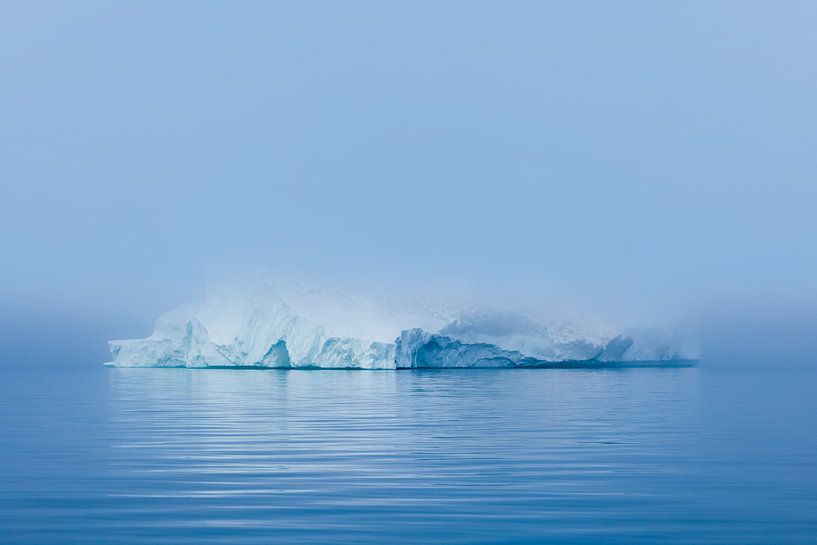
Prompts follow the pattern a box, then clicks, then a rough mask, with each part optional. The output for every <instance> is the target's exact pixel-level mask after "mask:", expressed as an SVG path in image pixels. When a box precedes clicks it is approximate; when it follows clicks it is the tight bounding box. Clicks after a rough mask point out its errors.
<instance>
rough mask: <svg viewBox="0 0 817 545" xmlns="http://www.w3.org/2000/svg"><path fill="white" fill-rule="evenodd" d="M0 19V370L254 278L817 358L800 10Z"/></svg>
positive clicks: (279, 12)
mask: <svg viewBox="0 0 817 545" xmlns="http://www.w3.org/2000/svg"><path fill="white" fill-rule="evenodd" d="M2 12H3V16H2V17H0V73H1V74H2V85H0V120H1V121H0V247H1V248H2V255H3V265H4V266H3V267H2V268H1V269H0V325H2V328H3V335H2V343H3V345H4V351H5V356H4V363H5V362H6V361H11V360H14V361H18V362H37V363H44V362H53V361H56V360H60V359H64V360H66V361H73V362H81V363H86V364H87V363H88V362H89V361H90V362H91V363H92V364H97V363H99V362H100V361H103V360H104V357H105V341H106V340H107V339H109V338H112V337H139V336H143V335H146V334H147V333H149V331H150V327H151V323H152V321H153V319H154V318H155V317H156V316H157V315H158V314H159V313H161V312H162V311H164V310H166V309H168V308H170V307H172V306H174V305H176V304H178V303H181V302H185V301H188V300H191V299H196V298H198V297H200V296H201V295H202V293H203V291H204V286H205V284H206V282H207V280H208V278H211V277H212V276H214V275H216V276H217V275H220V274H222V273H223V272H224V271H225V270H237V269H242V268H258V267H263V268H268V269H271V270H274V271H280V272H281V273H282V274H286V275H288V276H291V277H305V278H310V279H318V280H327V281H333V282H343V283H347V284H350V285H355V286H357V287H364V288H365V287H367V286H379V287H380V289H402V288H401V286H406V287H408V286H410V287H411V289H412V290H419V291H422V290H454V291H461V292H462V293H466V294H476V295H477V296H479V297H490V298H492V299H495V300H502V299H507V300H508V301H519V300H524V301H526V302H527V303H528V304H531V303H535V304H541V305H559V306H565V305H567V306H569V305H575V306H576V307H578V308H582V309H587V310H589V311H593V312H598V313H600V314H603V315H610V316H615V317H619V318H622V319H633V320H642V321H649V320H653V319H658V320H670V321H675V322H677V323H680V324H683V325H684V326H685V327H694V328H696V329H697V330H699V331H700V333H701V335H702V336H703V338H704V339H705V341H706V343H705V344H704V350H705V352H704V357H705V358H706V357H707V356H706V354H707V353H706V350H707V346H708V347H709V354H711V355H712V356H711V359H718V360H724V361H727V360H730V354H731V355H732V356H731V357H732V359H740V358H742V357H745V356H746V353H747V352H752V353H759V352H758V350H759V351H761V352H763V350H766V351H767V352H768V353H770V354H773V353H774V346H775V342H776V339H775V336H774V335H770V336H769V337H768V340H767V338H766V337H764V335H763V333H769V332H771V331H777V332H778V333H779V334H784V333H785V334H784V335H783V336H784V337H785V339H786V346H787V347H788V350H789V352H787V354H789V355H790V356H789V357H788V360H791V361H795V360H797V361H800V360H802V359H803V358H804V357H805V356H803V355H804V354H808V353H809V350H810V344H811V343H812V339H813V335H812V332H814V329H815V328H814V320H813V319H811V317H812V316H815V315H817V244H815V239H816V238H817V214H815V213H814V209H815V204H817V156H816V155H815V153H814V151H815V149H817V101H815V100H814V97H815V96H817V72H815V69H814V58H815V56H816V55H817V33H815V32H814V31H813V30H814V29H813V26H814V25H813V21H814V20H815V16H817V6H815V4H813V3H808V2H802V3H801V2H783V3H774V4H772V3H765V4H764V3H753V4H749V3H738V2H734V3H732V2H718V3H710V2H689V3H686V2H685V3H679V4H676V5H668V4H654V3H650V2H643V3H641V2H630V3H623V4H622V3H617V4H615V5H612V4H604V3H590V4H580V5H579V4H573V3H542V2H529V3H526V2H516V3H513V4H511V5H507V4H501V3H479V2H451V3H445V4H442V5H441V4H439V3H435V2H429V3H422V2H420V3H416V2H411V3H406V4H404V5H402V6H395V5H392V4H385V3H377V2H372V3H366V2H355V3H344V4H339V3H328V2H326V3H323V2H293V3H289V4H280V3H269V2H242V3H240V4H230V5H227V4H218V3H200V2H189V3H185V2H175V3H172V4H167V3H158V2H157V3H150V2H147V3H133V4H129V5H125V4H122V3H109V2H72V3H59V2H54V3H48V2H38V3H30V2H7V3H5V4H4V6H3V8H2ZM690 324H691V325H690ZM748 339H751V340H752V342H753V343H754V344H747V343H746V342H745V341H746V340H748ZM777 339H780V336H779V335H778V337H777ZM747 346H755V347H757V349H754V350H752V351H747V349H746V347H747ZM761 349H762V350H761ZM715 356H717V358H716V357H715Z"/></svg>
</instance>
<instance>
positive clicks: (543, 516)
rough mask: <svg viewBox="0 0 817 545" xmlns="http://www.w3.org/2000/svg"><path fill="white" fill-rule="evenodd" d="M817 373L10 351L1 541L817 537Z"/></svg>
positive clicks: (2, 378)
mask: <svg viewBox="0 0 817 545" xmlns="http://www.w3.org/2000/svg"><path fill="white" fill-rule="evenodd" d="M815 392H817V375H815V373H814V372H813V371H810V370H805V369H804V370H792V369H789V370H785V369H783V370H778V371H771V370H762V369H755V370H753V371H752V372H742V371H740V370H739V369H737V368H732V369H720V368H717V367H716V366H713V367H708V366H706V365H704V366H702V367H699V368H682V369H626V370H592V371H591V370H578V369H571V370H456V371H455V370H452V371H414V372H412V371H401V372H391V371H382V372H353V371H289V372H287V371H274V370H269V371H234V370H232V371H231V370H200V371H195V370H184V369H103V368H99V369H89V370H77V369H65V370H63V371H53V370H52V371H49V372H42V371H23V370H15V369H6V370H3V371H0V440H2V444H0V543H3V544H29V543H42V544H48V545H59V544H69V543H70V544H82V545H91V544H97V543H116V544H131V543H132V544H136V543H138V544H156V543H195V544H200V543H224V544H231V545H241V544H245V543H315V544H327V543H349V544H352V543H354V544H365V543H372V544H383V543H398V544H399V543H413V544H414V543H445V544H453V543H545V542H549V543H567V544H570V543H593V544H604V543H673V544H683V543H696V544H697V543H734V544H742V545H743V544H751V543H763V544H771V543H773V544H784V543H803V544H805V543H815V542H817V425H816V424H815V418H817V395H815Z"/></svg>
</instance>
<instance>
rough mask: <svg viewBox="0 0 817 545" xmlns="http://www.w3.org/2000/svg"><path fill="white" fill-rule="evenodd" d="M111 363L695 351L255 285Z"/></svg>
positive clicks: (673, 360) (538, 360)
mask: <svg viewBox="0 0 817 545" xmlns="http://www.w3.org/2000/svg"><path fill="white" fill-rule="evenodd" d="M109 347H110V351H111V355H112V361H111V362H110V363H109V365H113V366H116V367H195V368H203V367H266V368H335V369H339V368H350V369H351V368H354V369H410V368H462V367H542V366H559V365H564V364H571V363H574V364H579V363H585V364H588V365H590V364H597V365H604V364H614V363H622V364H626V363H628V362H629V363H635V362H654V363H655V364H667V365H672V364H678V363H680V362H685V361H689V360H694V359H696V358H697V354H696V353H695V352H694V350H691V349H688V348H684V347H682V346H681V345H679V343H678V342H677V341H676V340H674V339H673V338H672V337H671V336H670V335H668V334H666V333H663V332H660V331H655V330H653V331H647V330H639V331H637V330H628V331H615V330H613V329H610V328H609V327H599V326H596V325H593V326H591V325H590V324H577V323H572V322H570V321H557V320H543V319H534V318H531V317H528V316H525V315H522V314H518V313H512V312H498V311H476V310H474V309H469V308H457V307H455V308H451V309H443V310H440V309H429V308H421V307H418V306H417V305H410V304H406V303H405V302H402V303H401V304H399V305H391V306H389V305H378V304H374V303H373V302H372V301H370V300H368V299H366V298H363V297H359V296H355V295H351V294H347V293H340V292H331V291H325V290H318V289H310V288H303V287H298V286H296V287H293V286H286V287H282V286H280V285H273V284H272V283H268V282H265V283H261V284H259V285H255V286H252V287H246V286H245V287H242V288H236V289H230V290H226V291H213V292H211V293H208V296H207V297H206V298H205V300H204V301H203V302H202V303H198V304H188V305H182V306H180V307H178V308H176V309H174V310H172V311H170V312H168V313H166V314H164V315H163V316H161V317H160V318H159V319H158V320H157V321H156V325H155V328H154V331H153V333H152V334H151V335H150V336H149V337H148V338H146V339H139V340H116V341H110V342H109Z"/></svg>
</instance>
